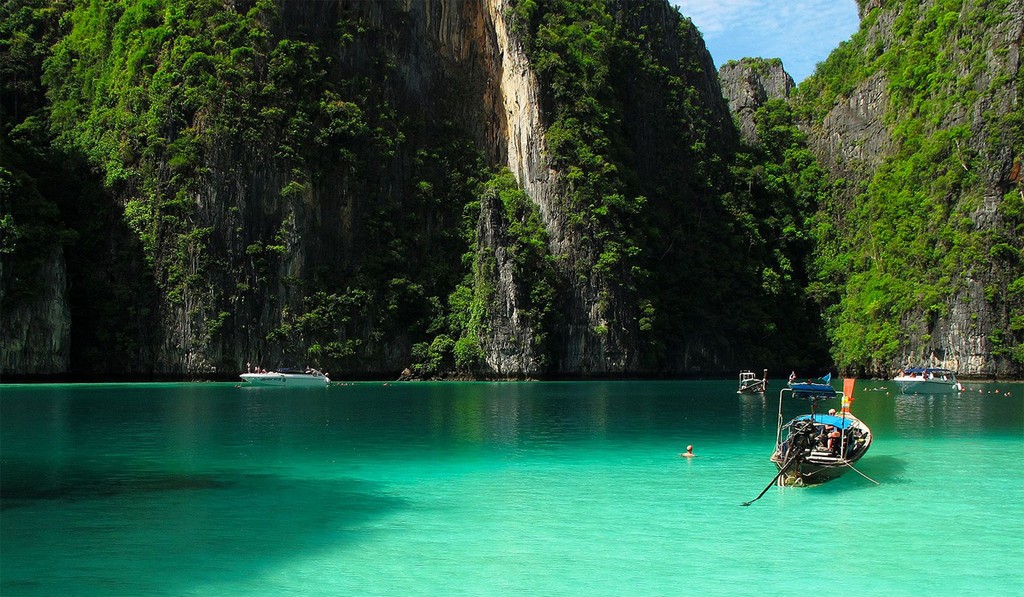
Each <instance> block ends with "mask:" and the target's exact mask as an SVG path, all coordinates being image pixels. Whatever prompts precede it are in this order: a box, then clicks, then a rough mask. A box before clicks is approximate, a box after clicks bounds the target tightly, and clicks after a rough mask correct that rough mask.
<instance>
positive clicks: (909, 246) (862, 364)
mask: <svg viewBox="0 0 1024 597" xmlns="http://www.w3.org/2000/svg"><path fill="white" fill-rule="evenodd" d="M883 12H886V13H888V15H889V16H890V17H891V16H892V15H895V18H894V21H893V22H892V24H891V28H892V29H891V33H889V34H888V35H887V34H885V33H880V32H879V19H880V17H881V16H882V14H883ZM1013 13H1014V11H1013V10H1011V7H1010V3H1009V2H1007V1H996V2H983V3H979V2H973V1H970V0H936V1H932V2H916V1H909V0H908V1H902V0H901V1H896V0H890V1H888V2H885V3H883V7H882V8H880V9H876V10H873V11H872V12H871V13H870V14H869V15H867V16H866V18H865V20H864V22H863V23H862V26H861V29H860V31H859V32H858V33H857V34H855V35H854V36H853V37H852V38H851V40H850V41H849V42H845V43H844V44H842V45H841V46H840V47H839V48H838V49H837V50H836V51H835V52H833V54H832V55H831V56H830V57H829V58H828V60H826V61H825V62H824V63H822V64H821V65H820V66H819V68H818V70H817V72H816V73H815V74H814V76H812V77H811V78H809V79H807V80H806V81H805V82H804V83H802V84H801V85H800V87H799V88H798V90H797V94H796V95H795V99H794V104H795V109H796V111H797V112H798V113H800V114H801V115H802V116H803V117H805V118H809V119H811V121H812V122H814V123H817V124H818V125H819V126H820V123H821V121H822V117H823V116H824V115H825V113H826V112H827V111H828V110H830V109H831V108H832V107H834V106H835V105H836V104H837V102H838V101H839V99H840V98H844V97H848V96H849V95H850V94H851V93H852V92H853V91H854V89H855V88H856V87H857V85H858V84H860V83H862V82H863V81H865V80H866V79H868V78H870V77H875V76H881V77H882V80H883V81H884V82H885V85H886V98H887V102H888V104H887V106H886V109H885V110H886V111H885V113H886V121H885V125H886V128H887V134H888V136H889V139H890V142H891V145H892V149H891V150H887V151H886V153H885V155H884V156H883V158H884V159H883V161H882V162H881V163H880V164H878V166H877V167H876V168H874V169H873V170H872V171H870V172H866V173H854V176H856V177H859V182H857V183H855V184H856V186H853V187H850V188H848V189H847V191H846V192H844V193H841V194H839V195H837V200H836V201H834V202H831V203H830V204H829V205H828V206H827V209H826V211H825V212H823V213H822V217H821V218H820V219H819V221H818V225H817V227H816V231H817V237H818V238H817V240H818V242H819V250H818V253H817V255H818V257H817V264H816V268H815V269H816V272H817V273H818V274H819V276H818V282H817V283H816V284H817V285H818V287H819V288H821V289H822V293H821V295H820V296H822V297H823V298H824V303H823V307H824V308H825V310H826V314H827V317H826V318H827V323H828V326H827V329H828V330H829V334H830V339H831V343H832V346H833V351H832V352H833V356H834V358H835V361H836V363H837V364H838V365H839V366H840V367H842V368H846V369H860V370H863V371H870V372H878V371H885V370H886V369H889V368H894V367H896V366H899V365H901V364H903V363H900V362H897V361H898V360H899V359H900V357H901V355H904V354H908V353H909V352H911V350H916V352H917V357H918V358H920V359H923V358H927V357H929V356H930V353H931V354H934V352H935V351H936V350H937V347H938V346H941V343H938V342H933V341H932V340H933V338H932V334H933V333H936V332H938V331H939V330H938V329H937V326H938V325H939V323H940V322H941V321H949V317H950V316H951V309H955V304H956V303H957V302H960V303H962V304H966V303H968V302H969V300H970V299H969V296H970V295H972V294H978V293H981V294H983V295H984V301H985V302H986V303H987V305H988V308H989V309H991V312H992V313H993V314H994V320H993V321H988V322H987V323H983V322H979V321H978V320H977V317H978V314H977V313H975V314H974V315H973V316H972V317H973V318H974V319H973V320H972V321H971V322H970V323H969V324H968V326H969V327H976V326H979V325H984V326H988V327H991V328H992V329H993V331H992V334H991V335H990V336H989V338H988V340H989V341H990V343H991V352H992V355H993V356H995V357H997V358H1008V359H1010V360H1012V361H1013V362H1015V363H1016V364H1017V365H1021V364H1024V294H1022V293H1021V291H1020V288H1021V287H1022V286H1024V276H1022V255H1021V247H1022V240H1024V219H1022V216H1024V210H1022V208H1021V199H1022V194H1021V183H1020V178H1019V175H1018V177H1017V178H1016V180H1013V179H1012V176H1010V172H1008V171H1007V170H1009V169H1010V167H1011V162H1012V159H1015V160H1016V162H1015V163H1017V164H1019V162H1020V157H1021V150H1022V148H1024V127H1022V122H1024V117H1022V114H1024V111H1022V109H1021V107H1020V105H1019V103H1018V104H1017V105H1016V106H1014V105H1013V103H1012V102H1013V101H1016V102H1019V101H1020V98H1022V97H1024V93H1022V87H1021V85H1022V83H1021V77H1020V76H1019V71H1018V72H1017V73H1012V72H1007V71H1006V70H1000V69H999V68H998V66H999V65H1002V64H1003V63H1004V62H1005V59H1006V56H1007V52H1008V51H1009V48H1008V47H1006V45H1005V40H1004V39H1002V38H1000V37H999V36H998V35H997V32H998V31H1000V30H1001V28H1003V26H1004V25H1006V24H1008V23H1010V19H1012V18H1013ZM1010 97H1016V98H1017V99H1016V100H1010V99H1008V98H1010ZM975 115H977V116H975ZM1008 155H1010V156H1011V158H1012V159H1011V160H1008V159H1007V156H1008ZM1004 169H1005V170H1004ZM993 195H996V196H993ZM993 212H995V213H994V214H993ZM986 214H991V215H986ZM979 285H982V286H983V288H980V289H979V288H978V286H979ZM946 331H947V332H948V329H947V330H946ZM912 347H917V348H916V349H913V348H912ZM939 353H940V354H938V355H937V356H938V357H939V358H942V357H943V354H941V351H939ZM963 356H966V355H963Z"/></svg>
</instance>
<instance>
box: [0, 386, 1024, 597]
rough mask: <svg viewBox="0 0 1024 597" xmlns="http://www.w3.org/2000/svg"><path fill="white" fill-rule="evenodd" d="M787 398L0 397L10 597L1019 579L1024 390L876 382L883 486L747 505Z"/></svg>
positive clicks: (866, 590) (655, 392)
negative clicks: (928, 389)
mask: <svg viewBox="0 0 1024 597" xmlns="http://www.w3.org/2000/svg"><path fill="white" fill-rule="evenodd" d="M779 386H780V382H775V383H774V387H775V389H776V391H775V392H772V391H769V396H768V397H767V398H762V397H752V396H739V395H737V394H736V393H735V389H736V382H735V381H731V380H730V381H687V382H653V383H652V382H586V383H569V382H559V383H404V384H400V383H395V384H389V385H385V384H382V383H356V384H352V385H336V386H332V387H329V388H319V389H311V390H276V389H266V390H259V389H251V388H248V389H245V388H236V387H235V385H234V384H131V385H128V384H124V385H122V384H118V385H39V386H12V385H5V386H0V495H2V498H0V507H2V509H0V594H2V595H3V596H4V597H11V596H16V595H62V596H63V595H104V596H106V595H388V596H392V595H394V596H405V595H445V596H447V595H709V594H712V595H794V594H802V593H804V592H806V591H808V590H810V591H812V592H813V593H814V594H822V593H828V592H831V591H832V590H833V589H834V590H835V591H836V592H842V593H853V594H857V595H1011V594H1016V595H1020V594H1022V593H1024V386H1022V385H1021V384H967V388H968V391H967V392H965V393H963V394H962V395H947V396H915V397H911V396H897V395H895V394H897V392H894V391H893V390H894V388H892V387H889V386H888V385H887V384H885V383H884V382H871V381H859V382H858V385H857V388H856V390H855V392H854V396H855V398H856V401H855V402H854V405H853V412H854V413H855V414H857V415H858V416H859V417H860V418H861V419H862V420H864V421H865V422H866V423H867V424H868V425H870V426H871V427H872V429H873V431H874V433H875V443H874V445H873V446H872V448H871V450H870V451H869V452H868V454H867V455H866V456H865V457H864V459H863V460H861V461H860V463H859V464H858V469H859V470H860V472H861V473H863V474H864V475H867V476H868V477H870V478H872V479H874V480H876V481H878V482H879V483H880V485H877V486H876V485H875V484H874V483H872V482H871V481H869V480H867V479H866V478H864V477H863V476H860V475H858V474H856V473H855V472H853V471H851V472H850V473H848V474H847V475H846V476H844V477H842V478H841V479H838V480H836V481H833V482H830V483H827V484H824V485H821V486H817V487H811V488H785V489H783V488H778V487H772V488H770V489H769V490H768V492H767V493H766V494H765V495H764V497H763V498H761V499H760V500H759V501H757V502H755V503H754V504H752V505H751V506H750V507H741V506H740V504H741V503H743V502H746V501H748V500H751V499H753V498H754V497H756V496H757V494H758V493H760V491H761V490H762V489H764V487H765V486H766V485H767V484H768V483H769V482H770V481H771V479H772V477H773V476H774V475H775V472H776V471H775V468H774V466H773V465H772V464H771V463H770V462H769V461H768V456H769V453H770V452H771V449H772V446H773V442H774V438H775V425H776V419H777V411H778V394H777V389H778V387H779ZM837 402H838V401H837ZM822 406H823V407H824V408H829V407H838V406H839V405H838V403H836V404H828V403H825V404H823V405H822ZM804 410H805V409H804V408H802V407H801V405H799V404H792V405H789V406H787V408H786V410H785V416H786V417H787V419H788V418H789V417H790V416H793V415H796V414H799V413H800V412H803V411H804ZM687 444H693V445H694V452H695V453H696V454H697V455H698V456H697V457H696V458H694V459H691V460H688V459H684V458H680V457H679V453H680V452H682V451H683V449H684V448H685V447H686V445H687Z"/></svg>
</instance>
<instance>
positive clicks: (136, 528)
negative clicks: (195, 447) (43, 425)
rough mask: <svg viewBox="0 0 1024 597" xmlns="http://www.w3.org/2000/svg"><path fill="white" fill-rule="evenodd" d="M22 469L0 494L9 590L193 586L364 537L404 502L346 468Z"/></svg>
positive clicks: (241, 577) (238, 577)
mask: <svg viewBox="0 0 1024 597" xmlns="http://www.w3.org/2000/svg"><path fill="white" fill-rule="evenodd" d="M5 473H8V471H5ZM17 476H18V477H20V478H17V479H16V478H13V477H14V475H11V474H5V475H4V479H3V481H4V482H3V486H2V499H0V504H2V507H3V509H4V511H5V514H4V534H3V536H2V542H0V543H2V550H3V553H4V555H5V557H4V568H5V573H4V579H3V583H2V585H0V586H3V587H6V588H8V589H12V590H13V589H14V588H15V587H18V586H21V584H22V583H26V582H28V583H30V584H31V585H32V586H35V587H37V588H40V589H45V590H47V591H48V590H50V589H53V590H54V591H57V592H59V588H60V587H67V586H74V587H77V589H76V590H79V591H81V594H91V593H93V592H102V587H103V586H105V585H108V586H109V585H111V584H116V585H120V586H123V587H124V588H125V589H126V590H132V591H133V590H139V591H142V592H147V591H149V590H150V589H152V587H151V586H150V585H148V584H147V583H149V582H150V581H149V580H148V579H150V578H153V577H154V575H155V576H158V577H159V578H160V581H159V582H160V584H161V591H164V592H167V593H168V594H184V593H189V592H191V591H194V590H195V589H196V587H200V586H209V585H210V584H213V585H216V584H220V583H224V582H236V581H245V580H247V579H251V578H252V577H253V576H258V575H260V574H261V573H264V572H267V571H271V570H274V569H277V568H279V567H280V566H282V565H283V563H284V562H287V561H289V560H292V559H297V558H307V557H310V556H311V555H312V556H313V557H316V554H317V553H322V552H324V551H326V550H330V549H337V548H338V547H343V546H345V545H352V544H356V543H358V542H359V541H360V540H361V539H362V538H364V537H365V534H366V533H367V528H368V527H372V526H373V523H374V521H377V520H379V519H381V518H384V517H386V516H387V515H388V514H389V513H392V512H395V511H399V510H402V509H404V508H406V507H407V504H405V502H404V500H402V499H398V498H395V497H393V496H390V495H388V494H386V493H385V492H384V491H382V490H381V488H380V487H378V486H377V485H376V484H374V483H372V482H367V481H363V480H359V479H353V478H349V477H340V478H326V479H310V478H294V477H288V476H278V475H273V474H247V473H233V472H225V473H222V474H176V473H175V474H172V473H161V472H151V471H131V472H128V473H122V474H120V475H113V476H112V475H111V474H110V472H109V471H107V470H93V471H89V470H87V469H83V468H81V467H79V468H77V469H76V470H74V471H70V474H68V475H67V476H66V477H64V478H65V479H66V480H61V481H58V482H48V481H47V480H45V479H36V480H35V481H33V480H32V479H30V478H27V477H25V476H24V475H17ZM44 519H45V521H46V522H45V523H40V522H39V521H40V520H44ZM76 543H78V544H77V545H76ZM53 550H59V551H64V552H67V551H72V552H77V553H80V554H83V557H82V558H81V559H80V560H79V561H78V562H77V564H76V566H75V567H67V568H64V567H59V566H58V567H55V566H52V565H47V564H46V563H45V562H47V561H50V560H48V559H47V558H48V555H47V554H49V553H50V552H51V551H53ZM85 554H87V555H85ZM51 564H52V562H51ZM175 587H178V588H177V589H176V588H175ZM93 589H95V591H93Z"/></svg>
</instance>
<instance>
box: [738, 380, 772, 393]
mask: <svg viewBox="0 0 1024 597" xmlns="http://www.w3.org/2000/svg"><path fill="white" fill-rule="evenodd" d="M766 385H767V384H766V383H765V382H764V381H762V380H756V381H754V382H752V383H749V384H743V385H741V386H740V389H738V390H736V393H737V394H764V391H765V386H766Z"/></svg>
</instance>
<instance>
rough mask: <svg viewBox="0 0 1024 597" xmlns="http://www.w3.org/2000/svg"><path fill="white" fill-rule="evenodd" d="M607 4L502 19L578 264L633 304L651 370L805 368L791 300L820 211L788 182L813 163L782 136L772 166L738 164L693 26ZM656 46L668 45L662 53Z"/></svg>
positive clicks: (812, 332)
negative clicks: (510, 23)
mask: <svg viewBox="0 0 1024 597" xmlns="http://www.w3.org/2000/svg"><path fill="white" fill-rule="evenodd" d="M614 4H616V3H608V2H604V1H601V0H594V1H570V0H567V1H554V2H533V1H522V2H518V3H516V4H515V8H514V15H513V16H514V23H515V25H516V27H517V32H518V33H519V34H520V35H521V36H522V38H523V39H524V40H525V45H526V49H527V54H528V55H529V56H530V58H531V62H532V63H533V64H534V65H536V70H537V73H538V76H539V77H540V79H541V81H542V83H543V88H544V89H545V90H546V92H547V93H546V95H545V96H544V97H543V104H542V106H541V107H542V110H543V112H544V113H545V114H546V115H547V117H548V119H549V120H550V126H549V129H548V133H547V135H548V147H549V149H550V151H551V153H552V156H553V157H552V159H553V162H554V164H555V166H556V167H558V168H559V169H561V170H563V171H565V172H567V176H566V178H567V180H568V187H569V188H568V191H567V194H566V203H567V205H566V206H565V209H566V210H568V211H569V212H570V213H572V214H573V216H574V217H575V219H576V221H577V222H579V225H580V226H581V227H584V228H586V229H587V232H588V234H587V235H586V236H588V237H591V238H593V239H594V241H595V245H596V247H595V249H594V254H595V259H594V261H593V262H592V263H588V264H584V265H585V266H589V267H592V268H593V269H594V270H595V271H596V272H598V274H606V275H608V276H610V277H611V278H612V279H613V280H614V281H615V282H614V286H613V290H615V291H618V292H620V293H622V294H624V295H626V296H629V297H631V299H630V302H632V303H633V304H636V305H637V306H638V308H639V315H638V332H639V334H640V336H641V337H642V338H643V339H644V340H643V342H644V343H645V344H647V345H648V346H650V347H651V348H650V350H649V352H648V353H647V355H646V356H647V358H648V359H649V361H648V363H647V364H648V366H650V367H652V368H654V369H657V368H658V367H659V366H664V364H665V363H668V362H672V361H673V359H677V358H679V355H680V354H682V353H687V352H688V351H689V350H690V349H691V346H693V345H697V346H702V347H703V349H704V350H706V351H707V352H709V353H718V354H720V355H721V354H727V353H728V352H729V351H732V352H733V354H732V355H731V356H733V357H734V358H735V357H741V358H743V359H752V360H754V361H756V362H762V363H766V364H767V363H771V364H772V365H777V364H779V363H788V364H797V365H805V364H809V363H812V362H814V361H815V359H819V358H820V357H821V356H822V355H823V351H822V348H823V344H822V343H821V342H820V341H818V339H819V332H818V330H819V327H818V326H817V325H816V322H815V320H814V316H813V314H812V313H811V312H810V311H808V310H807V309H806V307H807V306H808V304H807V302H806V301H805V298H804V293H803V286H804V285H805V274H804V267H803V262H804V260H805V258H806V256H807V255H808V251H809V250H810V245H809V244H807V242H806V240H807V237H806V234H805V233H803V232H802V230H803V229H804V221H803V218H804V215H803V214H802V211H804V210H806V209H808V208H809V207H812V206H814V205H816V201H817V199H818V197H817V196H816V193H817V192H816V191H815V190H811V189H808V188H807V184H806V183H804V182H800V181H799V180H798V179H799V178H800V177H801V176H804V174H803V173H802V171H803V169H804V167H805V166H807V165H808V164H809V162H807V160H810V154H809V153H807V152H806V150H804V153H803V154H802V155H801V156H800V157H796V156H789V153H788V152H789V151H790V150H791V148H790V145H788V144H789V143H792V142H795V140H794V139H792V138H789V137H786V138H780V142H785V143H787V145H786V146H784V147H780V148H778V150H777V151H776V150H773V153H771V152H769V153H765V152H762V151H761V150H753V149H749V150H746V151H743V152H740V151H739V150H740V149H741V148H739V146H738V140H737V139H736V135H735V131H734V130H733V129H732V127H731V126H730V125H729V124H728V123H725V124H724V125H723V123H722V122H721V121H719V120H718V118H717V115H716V108H720V106H721V105H720V104H715V103H713V102H710V101H708V100H709V98H708V97H707V96H706V95H703V94H702V91H701V85H702V81H707V78H706V73H705V72H703V70H702V69H704V68H705V67H706V63H704V62H702V61H701V56H702V52H703V43H702V42H701V41H700V37H699V33H698V32H697V30H696V28H695V27H694V25H693V23H692V22H690V21H689V20H688V19H681V20H678V21H676V22H675V23H676V24H675V25H674V26H673V28H672V29H670V30H667V31H666V30H661V29H660V28H659V27H658V26H655V25H654V24H649V23H658V22H659V21H658V20H657V19H643V18H641V15H643V14H644V13H646V12H648V11H650V10H652V9H654V8H656V7H657V6H659V4H660V3H658V2H636V3H629V8H626V9H623V12H622V13H620V14H613V13H611V12H610V11H609V7H610V6H611V5H614ZM634 23H644V24H643V25H641V26H639V27H635V26H631V24H634ZM666 39H668V40H676V41H675V44H674V45H672V47H666V45H659V43H660V42H663V41H664V40H666ZM712 76H713V75H712ZM666 98H667V99H668V101H666ZM770 118H771V117H770V116H766V119H767V120H770ZM766 126H767V127H769V128H771V129H773V130H774V129H775V128H776V127H778V126H780V125H778V124H776V123H772V122H768V123H767V124H766ZM784 126H785V125H784ZM788 131H789V132H790V133H791V134H794V135H795V134H796V129H795V127H793V126H791V124H790V125H788ZM780 135H781V133H780ZM782 136H783V137H784V135H782ZM816 174H820V171H819V172H817V173H816ZM819 362H820V361H819Z"/></svg>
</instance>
